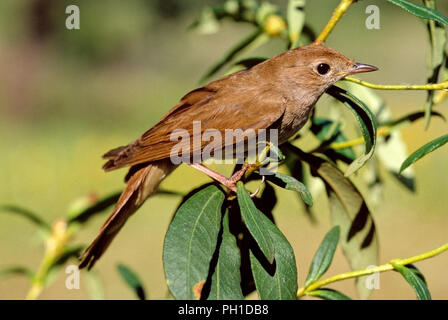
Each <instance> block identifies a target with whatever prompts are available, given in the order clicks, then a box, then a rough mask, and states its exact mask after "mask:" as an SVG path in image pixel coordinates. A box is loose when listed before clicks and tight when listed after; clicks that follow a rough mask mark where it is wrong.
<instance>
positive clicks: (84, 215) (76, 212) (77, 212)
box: [67, 192, 121, 224]
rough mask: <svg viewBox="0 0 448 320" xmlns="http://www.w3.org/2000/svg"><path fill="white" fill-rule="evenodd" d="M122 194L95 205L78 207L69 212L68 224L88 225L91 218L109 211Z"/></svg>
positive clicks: (118, 193) (109, 197)
mask: <svg viewBox="0 0 448 320" xmlns="http://www.w3.org/2000/svg"><path fill="white" fill-rule="evenodd" d="M120 195H121V192H116V193H113V194H111V195H108V196H107V197H104V198H103V199H101V200H99V201H97V202H96V201H95V202H94V203H93V204H90V203H89V204H83V205H82V206H80V205H79V204H78V205H77V208H76V209H73V208H72V210H69V215H68V217H67V218H68V224H72V223H80V224H83V223H86V222H87V221H88V220H89V219H90V218H92V217H94V216H95V215H96V214H99V213H102V212H103V211H105V210H107V209H108V208H109V207H110V206H112V205H113V204H115V203H116V202H117V201H118V199H119V198H120Z"/></svg>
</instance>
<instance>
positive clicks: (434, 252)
mask: <svg viewBox="0 0 448 320" xmlns="http://www.w3.org/2000/svg"><path fill="white" fill-rule="evenodd" d="M447 250H448V243H446V244H444V245H443V246H441V247H439V248H436V249H434V250H431V251H428V252H425V253H422V254H419V255H417V256H414V257H411V258H407V259H394V260H391V261H390V262H389V263H386V264H383V265H380V266H377V267H374V268H369V269H362V270H356V271H352V272H346V273H341V274H338V275H335V276H332V277H330V278H327V279H324V280H321V281H317V282H314V283H312V284H310V285H309V286H308V287H302V288H300V289H299V290H298V291H297V298H300V297H303V296H305V295H308V293H310V292H312V291H314V290H316V289H318V288H321V287H323V286H325V285H327V284H330V283H333V282H337V281H341V280H346V279H352V278H358V277H362V276H367V275H370V274H373V273H377V272H385V271H390V270H394V266H393V264H396V265H401V266H406V265H409V264H411V263H415V262H418V261H422V260H425V259H429V258H432V257H434V256H436V255H438V254H441V253H442V252H444V251H447Z"/></svg>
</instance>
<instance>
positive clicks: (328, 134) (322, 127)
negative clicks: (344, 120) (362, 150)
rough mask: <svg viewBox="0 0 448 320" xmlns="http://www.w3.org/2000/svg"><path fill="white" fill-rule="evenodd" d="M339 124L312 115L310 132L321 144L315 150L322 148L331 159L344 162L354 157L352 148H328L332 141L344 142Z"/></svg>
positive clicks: (352, 159)
mask: <svg viewBox="0 0 448 320" xmlns="http://www.w3.org/2000/svg"><path fill="white" fill-rule="evenodd" d="M340 129H341V124H340V123H337V122H334V121H332V120H329V119H325V118H319V117H314V118H313V121H312V123H311V128H310V130H311V132H312V133H313V134H314V135H315V136H316V138H317V139H319V140H320V141H321V142H322V144H321V145H320V146H319V147H318V148H317V150H316V151H320V150H321V149H323V153H324V154H325V155H326V156H327V157H329V158H330V159H332V160H333V161H336V160H341V161H343V162H345V163H351V162H353V161H354V160H355V159H356V154H355V152H354V151H353V148H350V147H349V148H344V149H337V150H334V149H330V148H328V146H329V145H330V144H332V143H340V142H346V141H347V138H346V137H345V136H344V134H343V133H342V131H341V130H340Z"/></svg>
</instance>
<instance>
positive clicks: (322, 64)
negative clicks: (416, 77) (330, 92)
mask: <svg viewBox="0 0 448 320" xmlns="http://www.w3.org/2000/svg"><path fill="white" fill-rule="evenodd" d="M271 60H272V62H273V63H274V64H273V65H274V66H275V68H274V69H275V72H274V73H273V74H275V75H276V77H280V79H281V82H282V85H283V86H286V87H288V88H289V89H290V90H293V91H296V90H301V91H308V90H310V91H311V92H313V93H314V94H316V95H320V94H322V93H324V92H325V90H327V89H328V88H329V87H331V86H332V85H333V84H334V83H335V82H337V81H339V80H341V79H342V78H344V77H345V76H348V75H352V74H356V73H363V72H371V71H376V70H378V68H376V67H374V66H371V65H368V64H363V63H358V62H355V61H354V60H352V59H350V58H347V57H346V56H344V55H343V54H341V53H340V52H338V51H336V50H333V49H331V48H328V47H326V46H324V45H317V44H312V45H308V46H303V47H299V48H297V49H294V50H290V51H287V52H285V53H283V54H281V55H279V56H277V57H275V58H273V59H271ZM272 62H271V63H272Z"/></svg>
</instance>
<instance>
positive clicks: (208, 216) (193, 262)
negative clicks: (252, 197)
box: [163, 185, 224, 300]
mask: <svg viewBox="0 0 448 320" xmlns="http://www.w3.org/2000/svg"><path fill="white" fill-rule="evenodd" d="M223 201H224V194H223V193H222V191H221V190H220V189H219V188H218V187H216V186H215V185H210V186H207V187H206V188H203V189H201V190H199V191H197V192H196V193H194V194H193V195H192V196H190V197H189V198H188V199H187V200H186V201H185V202H183V204H182V205H181V206H180V207H179V209H178V210H177V212H176V215H175V216H174V219H173V221H171V224H170V226H169V228H168V231H167V233H166V235H165V242H164V248H163V265H164V269H165V277H166V280H167V283H168V288H169V289H170V291H171V293H172V294H173V296H174V297H175V298H176V299H189V300H191V299H199V298H200V297H201V293H202V287H203V285H204V284H205V281H206V279H207V276H208V272H209V265H210V261H211V259H212V256H213V253H214V252H215V249H216V244H217V241H218V234H219V229H220V227H221V206H222V203H223Z"/></svg>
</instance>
